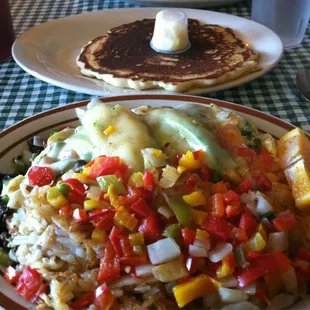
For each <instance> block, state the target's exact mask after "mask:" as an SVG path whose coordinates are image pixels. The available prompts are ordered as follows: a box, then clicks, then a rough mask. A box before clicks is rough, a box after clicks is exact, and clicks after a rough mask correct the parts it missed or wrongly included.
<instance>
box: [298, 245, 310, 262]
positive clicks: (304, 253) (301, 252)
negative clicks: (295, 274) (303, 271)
mask: <svg viewBox="0 0 310 310" xmlns="http://www.w3.org/2000/svg"><path fill="white" fill-rule="evenodd" d="M297 257H298V258H300V259H303V260H306V261H307V262H309V263H310V251H309V250H307V249H306V248H304V247H302V246H301V247H299V248H298V251H297Z"/></svg>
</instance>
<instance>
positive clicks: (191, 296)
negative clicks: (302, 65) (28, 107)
mask: <svg viewBox="0 0 310 310" xmlns="http://www.w3.org/2000/svg"><path fill="white" fill-rule="evenodd" d="M77 115H78V116H79V118H80V121H81V125H80V126H79V127H77V128H75V129H74V128H65V129H62V130H60V131H57V132H53V133H52V135H51V136H50V137H49V138H48V140H47V145H46V147H45V148H44V150H43V151H41V152H40V154H38V155H37V156H36V157H35V158H34V157H32V164H31V166H30V167H29V169H27V172H26V174H25V175H20V174H19V175H17V176H15V177H14V178H12V179H10V180H6V182H5V184H4V187H3V190H2V196H1V203H2V204H3V208H1V210H4V211H3V213H4V214H5V216H6V221H5V222H6V226H5V228H2V227H1V229H2V234H1V235H3V236H5V239H4V240H2V241H3V244H2V243H1V244H0V245H1V246H2V247H3V250H1V251H0V259H1V264H2V265H7V266H8V267H7V269H6V272H5V279H6V280H7V281H8V282H9V283H11V284H12V285H14V286H15V287H16V290H17V292H18V293H20V294H21V295H22V296H23V297H24V298H26V299H28V300H30V301H33V302H37V303H38V304H39V306H38V307H39V309H46V308H54V309H177V308H185V309H203V308H204V309H225V310H227V309H253V310H256V309H265V308H267V307H268V305H271V306H272V307H273V308H274V309H280V308H282V309H283V308H284V307H288V306H290V305H292V304H294V303H296V302H298V300H300V299H302V298H304V297H305V296H306V295H307V294H308V284H309V277H310V271H309V270H310V251H309V250H308V249H309V246H308V243H309V239H308V236H307V233H306V230H303V229H301V227H305V218H304V216H301V211H300V210H299V209H297V208H295V200H296V202H299V200H298V199H299V198H300V197H298V196H297V195H298V193H297V194H296V192H294V190H293V192H292V190H291V188H290V186H289V185H288V182H287V179H286V177H285V174H284V172H285V173H286V171H284V170H286V167H289V168H291V167H292V165H294V163H296V162H298V161H300V160H303V159H305V158H306V154H308V151H309V143H307V142H306V140H305V139H306V138H305V136H304V134H303V133H302V132H299V131H298V132H296V131H295V132H291V133H289V134H287V135H286V136H284V137H283V138H282V139H281V140H280V144H279V148H278V146H277V141H275V139H274V138H273V137H272V136H271V135H269V134H266V133H261V132H259V131H258V130H257V129H256V128H255V126H253V125H251V124H249V123H248V122H247V121H245V120H244V119H243V118H241V117H240V116H238V115H236V114H234V113H230V112H227V111H225V110H222V109H220V108H218V107H216V106H210V107H203V106H192V105H191V106H190V107H188V106H184V107H179V108H178V109H173V108H170V107H156V108H151V107H146V106H143V107H139V108H137V109H135V110H133V111H131V110H127V109H126V108H124V107H122V106H110V105H106V104H103V103H101V102H100V101H99V100H97V99H94V100H93V101H92V102H91V103H90V104H89V106H88V109H87V110H86V111H84V110H81V109H78V110H77ZM287 141H289V142H287ZM280 149H281V153H279V151H280ZM292 149H294V152H290V150H292ZM19 160H20V159H19ZM15 162H16V163H18V164H19V168H20V167H21V166H22V165H21V163H20V162H17V161H15ZM283 163H289V165H286V164H285V165H283ZM281 166H282V167H284V168H282V169H281ZM290 172H292V169H291V170H290ZM295 172H296V174H294V177H295V180H296V182H297V183H298V182H299V183H300V182H302V181H303V182H304V184H307V181H308V183H309V180H307V175H305V174H302V175H300V174H298V173H297V172H298V170H296V171H295ZM289 182H290V179H289ZM308 191H310V188H308ZM293 195H294V196H293ZM309 207H310V202H307V201H305V200H303V204H302V208H301V209H303V210H304V209H306V208H309ZM12 213H13V214H12ZM0 220H1V214H0ZM1 223H2V221H1ZM0 241H1V239H0ZM307 248H308V249H307ZM5 250H8V251H9V254H6V253H5Z"/></svg>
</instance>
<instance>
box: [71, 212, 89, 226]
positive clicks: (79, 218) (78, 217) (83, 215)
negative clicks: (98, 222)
mask: <svg viewBox="0 0 310 310" xmlns="http://www.w3.org/2000/svg"><path fill="white" fill-rule="evenodd" d="M72 218H73V220H74V221H75V222H78V223H79V222H87V221H88V214H87V212H86V210H85V209H78V208H77V209H74V211H73V214H72Z"/></svg>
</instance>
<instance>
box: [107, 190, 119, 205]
mask: <svg viewBox="0 0 310 310" xmlns="http://www.w3.org/2000/svg"><path fill="white" fill-rule="evenodd" d="M104 199H109V200H110V203H111V205H112V206H113V207H114V208H117V207H119V205H118V202H117V200H118V195H117V193H116V191H115V188H114V186H113V184H110V185H109V187H108V191H107V193H106V194H105V195H104Z"/></svg>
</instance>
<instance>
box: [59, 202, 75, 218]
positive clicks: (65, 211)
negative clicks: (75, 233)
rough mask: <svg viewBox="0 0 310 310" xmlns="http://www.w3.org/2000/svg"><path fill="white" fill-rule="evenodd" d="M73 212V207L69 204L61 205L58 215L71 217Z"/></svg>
mask: <svg viewBox="0 0 310 310" xmlns="http://www.w3.org/2000/svg"><path fill="white" fill-rule="evenodd" d="M72 214H73V209H72V208H71V207H70V206H69V205H66V206H63V207H61V208H60V209H59V215H61V216H64V217H72Z"/></svg>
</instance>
